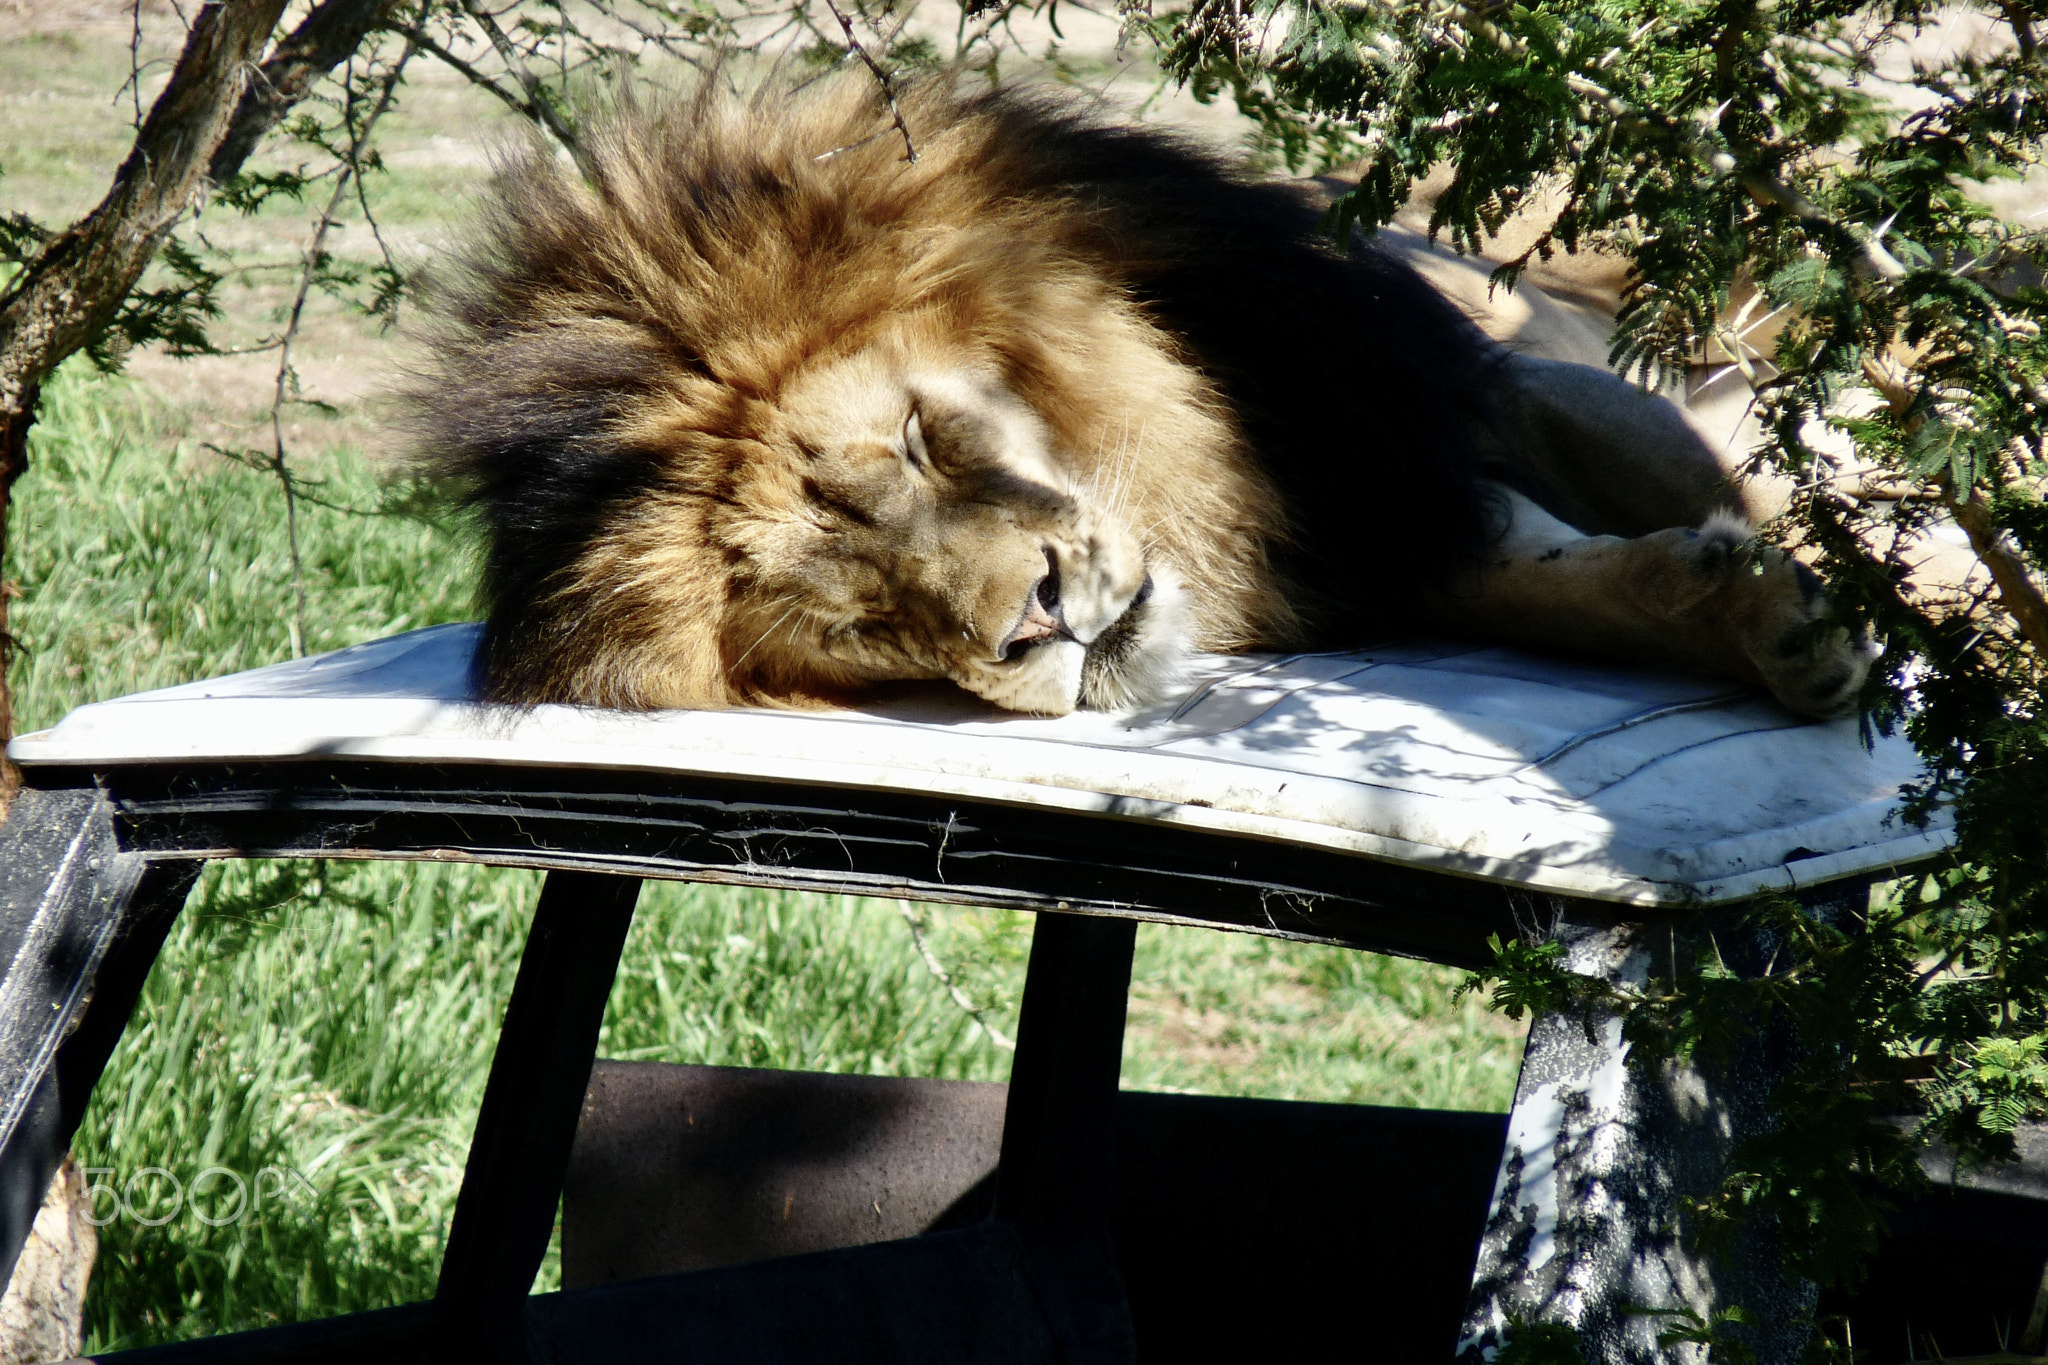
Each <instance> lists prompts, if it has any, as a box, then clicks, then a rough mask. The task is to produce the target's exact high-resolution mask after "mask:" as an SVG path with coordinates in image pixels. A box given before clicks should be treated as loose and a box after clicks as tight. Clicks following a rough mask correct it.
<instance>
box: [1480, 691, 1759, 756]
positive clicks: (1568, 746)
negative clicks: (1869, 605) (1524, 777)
mask: <svg viewBox="0 0 2048 1365" xmlns="http://www.w3.org/2000/svg"><path fill="white" fill-rule="evenodd" d="M1749 695H1751V692H1750V689H1748V688H1738V689H1736V690H1735V691H1732V692H1720V693H1716V694H1715V695H1714V696H1711V697H1701V698H1699V699H1697V700H1695V701H1677V702H1672V703H1670V704H1669V705H1667V706H1652V707H1650V708H1649V709H1648V710H1644V711H1636V712H1632V713H1631V714H1629V715H1626V716H1623V717H1622V718H1621V719H1620V720H1614V721H1609V722H1608V723H1607V724H1605V725H1600V726H1595V727H1594V728H1593V729H1591V730H1585V731H1581V732H1580V733H1578V734H1576V735H1573V736H1572V737H1571V738H1570V739H1568V740H1566V741H1565V742H1564V743H1562V744H1560V745H1558V746H1557V747H1556V748H1555V749H1552V750H1551V751H1550V752H1549V753H1547V754H1545V755H1543V757H1541V758H1535V759H1531V760H1529V762H1527V763H1525V764H1523V765H1522V766H1521V767H1520V768H1517V769H1515V771H1516V772H1526V771H1528V770H1530V769H1533V768H1542V767H1547V766H1548V765H1550V764H1552V763H1554V762H1556V761H1557V760H1558V759H1560V758H1563V757H1564V756H1565V755H1566V754H1568V753H1570V752H1571V751H1572V750H1574V749H1577V748H1579V747H1581V746H1582V745H1586V744H1590V743H1592V742H1593V741H1594V740H1596V739H1605V738H1606V737H1607V736H1609V735H1618V734H1620V733H1621V732H1622V731H1623V730H1633V729H1634V728H1635V727H1636V726H1638V725H1645V724H1648V723H1649V722H1650V721H1653V720H1662V719H1663V718H1664V717H1666V716H1676V715H1682V714H1684V713H1685V712H1687V711H1706V710H1711V709H1712V708H1714V707H1716V706H1719V705H1721V704H1722V703H1724V702H1730V701H1734V700H1735V699H1736V698H1738V697H1746V696H1749ZM1798 723H1799V722H1793V724H1798ZM1765 728H1769V729H1789V728H1791V726H1790V725H1782V726H1769V727H1765ZM1733 733H1739V734H1749V733H1752V732H1751V731H1748V730H1743V731H1736V732H1733ZM1687 747H1688V748H1690V747H1692V746H1690V745H1688V746H1687ZM1679 752H1683V751H1682V750H1681V751H1679ZM1653 761H1654V760H1653Z"/></svg>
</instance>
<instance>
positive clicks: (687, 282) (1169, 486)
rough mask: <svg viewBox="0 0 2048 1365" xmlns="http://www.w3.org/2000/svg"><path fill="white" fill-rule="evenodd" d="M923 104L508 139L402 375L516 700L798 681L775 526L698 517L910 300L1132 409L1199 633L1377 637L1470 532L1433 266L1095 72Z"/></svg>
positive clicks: (968, 340) (728, 114)
mask: <svg viewBox="0 0 2048 1365" xmlns="http://www.w3.org/2000/svg"><path fill="white" fill-rule="evenodd" d="M902 107H903V111H904V116H905V121H906V124H907V126H908V128H909V130H910V136H911V139H912V140H913V142H914V144H915V147H916V152H917V159H916V161H915V162H910V161H908V160H906V158H905V156H904V146H903V143H902V140H901V139H900V138H899V137H898V136H897V135H896V134H895V132H894V131H893V130H892V129H891V126H890V121H889V114H888V111H887V110H886V109H885V108H884V107H883V106H882V105H881V103H880V101H879V100H878V98H877V97H876V94H875V92H874V91H873V90H872V88H871V87H870V86H869V85H868V84H867V83H865V82H862V81H858V80H850V79H842V80H833V81H826V82H822V83H821V84H820V85H819V86H818V87H816V88H813V89H810V90H806V91H801V92H796V91H792V90H790V89H787V88H782V87H777V88H771V89H768V90H764V91H762V92H761V93H759V94H757V95H755V96H754V97H753V98H751V99H750V100H736V99H733V98H731V97H723V96H719V95H717V94H715V93H711V92H709V91H706V92H704V93H699V94H697V95H694V96H690V97H685V98H681V99H673V100H668V101H646V100H644V99H642V100H633V99H628V100H625V101H624V102H622V103H621V104H619V105H618V106H617V107H615V108H614V109H612V110H610V111H609V112H607V113H604V114H602V115H596V116H593V118H592V120H591V124H590V130H589V133H588V136H587V140H586V143H585V146H584V149H583V152H582V164H581V166H580V168H579V166H578V165H576V164H574V163H572V162H571V161H570V160H569V159H568V158H567V157H566V156H563V155H560V154H558V153H556V152H554V151H551V150H550V149H548V148H546V147H543V146H539V145H532V146H526V147H523V148H519V149H515V150H514V151H511V152H509V153H507V154H505V155H504V157H503V158H502V159H501V164H500V166H499V169H498V173H497V175H496V176H495V179H494V182H493V185H492V187H491V189H490V191H489V192H488V194H487V195H486V196H485V198H484V201H483V204H482V206H481V212H480V214H479V215H478V221H477V223H476V225H475V227H474V229H473V231H472V233H471V235H470V238H469V240H468V242H467V245H466V246H465V247H464V248H463V249H462V250H461V252H460V253H459V260H458V261H457V263H456V265H455V266H454V267H453V268H452V269H451V270H449V271H448V272H447V274H446V276H445V278H444V281H443V288H442V295H441V302H440V307H439V318H440V321H439V324H438V326H437V328H436V329H435V330H434V332H433V333H432V336H431V339H430V340H431V344H430V347H429V353H430V356H431V359H430V361H429V362H428V364H427V365H426V367H425V368H424V369H423V371H422V372H421V374H420V375H419V376H418V377H417V381H416V382H415V383H414V385H413V386H412V392H411V395H410V399H411V402H410V409H411V412H412V413H413V416H414V421H415V425H416V427H417V437H418V441H419V444H420V448H421V450H422V451H423V453H424V455H425V457H426V459H427V461H428V463H429V464H430V466H431V467H432V468H433V469H434V470H435V471H437V472H439V473H441V474H444V475H452V476H454V477H455V478H457V479H459V480H460V481H461V482H462V483H463V485H465V487H466V489H467V496H468V498H469V500H470V503H471V505H472V506H473V508H474V510H475V512H476V514H477V516H478V517H479V519H480V521H481V523H482V527H483V530H484V533H485V541H486V550H485V564H484V574H483V588H482V592H483V597H484V599H485V604H486V606H487V608H488V627H487V647H486V650H485V654H484V661H485V662H484V665H483V666H484V671H485V673H486V678H485V682H486V690H487V693H488V695H490V696H491V697H493V698H496V699H499V700H505V701H513V702H538V701H578V702H587V703H595V704H604V705H615V706H627V707H647V706H665V705H723V704H730V703H733V702H740V701H771V702H773V701H785V702H787V701H794V702H801V701H803V700H805V699H806V695H807V693H808V692H810V691H814V690H815V689H810V688H807V687H806V686H805V685H803V684H802V683H801V682H796V681H791V680H792V679H795V678H797V677H798V671H797V670H795V669H794V668H793V667H790V666H785V664H786V663H787V661H781V662H778V660H777V659H776V658H775V657H774V655H775V648H774V647H773V645H772V644H771V645H770V646H769V647H767V648H766V649H765V651H764V650H763V648H762V638H759V637H760V632H759V631H758V629H757V628H750V629H748V630H745V631H742V630H740V629H739V627H738V626H737V625H735V626H733V627H731V628H730V629H728V628H726V627H724V626H721V624H720V622H721V621H722V620H723V619H724V616H725V614H726V613H727V612H728V608H729V602H730V600H731V598H732V595H733V592H734V584H735V582H736V580H737V578H738V577H740V576H743V575H745V574H746V573H747V572H748V571H749V566H748V564H747V563H746V558H747V555H748V553H749V552H748V551H747V550H745V549H744V548H736V547H735V546H734V545H732V544H727V543H721V541H720V539H719V537H718V536H717V535H716V534H715V533H713V532H711V531H710V530H708V529H707V528H708V527H709V526H710V523H711V519H713V518H715V516H716V514H717V511H718V508H719V506H720V504H721V499H725V498H729V496H730V494H731V490H732V488H733V487H734V485H735V480H736V479H737V478H738V477H739V476H740V474H741V473H742V472H743V471H745V470H746V469H747V468H748V467H749V466H748V462H750V461H753V462H759V461H762V460H767V459H772V458H777V456H776V455H775V454H774V451H773V449H772V441H771V440H770V439H769V438H768V436H766V435H765V434H764V432H765V431H766V430H767V425H764V424H769V425H772V423H771V418H772V414H773V412H774V409H775V405H776V403H777V402H778V396H779V395H780V394H781V393H782V391H783V389H784V387H785V385H786V384H788V383H789V381H790V379H791V376H793V375H796V374H798V373H800V372H802V371H803V370H804V369H805V368H806V367H809V366H814V365H817V364H819V363H821V361H822V360H823V359H826V358H829V357H831V356H834V355H840V354H845V353H846V352H848V351H849V350H850V349H852V348H855V347H858V346H859V345H861V344H863V341H864V339H866V338H868V337H870V336H872V335H874V334H876V332H877V330H878V329H879V328H882V327H884V326H886V325H887V323H888V320H889V319H891V318H892V317H900V316H902V315H905V314H906V313H910V312H922V313H923V314H927V315H936V316H941V317H943V318H945V319H947V324H946V325H947V326H949V327H952V328H954V329H955V331H956V333H957V335H958V336H959V337H960V338H961V344H962V345H963V346H964V345H969V344H971V345H972V346H974V347H975V348H977V349H978V350H979V351H980V352H981V353H983V354H987V355H993V356H995V357H997V358H998V360H999V363H1000V365H1001V367H1002V369H1003V374H1004V381H1005V383H1006V384H1007V385H1008V387H1009V389H1010V391H1011V392H1013V393H1014V394H1016V395H1017V396H1018V397H1020V398H1021V399H1022V400H1023V401H1024V402H1025V403H1026V404H1028V405H1029V406H1030V407H1031V408H1032V409H1033V410H1034V411H1035V412H1036V413H1037V414H1038V416H1039V417H1040V418H1041V419H1042V420H1043V421H1044V422H1045V423H1047V424H1048V425H1049V427H1050V429H1051V431H1052V433H1053V435H1054V437H1055V438H1057V439H1058V440H1060V441H1062V442H1065V443H1067V444H1068V445H1069V446H1072V447H1074V448H1076V449H1081V450H1082V454H1083V455H1086V453H1087V452H1086V450H1085V447H1088V446H1090V445H1092V446H1094V447H1096V448H1097V449H1098V450H1099V449H1100V448H1101V447H1102V446H1103V444H1104V441H1105V438H1104V432H1105V431H1106V430H1107V431H1112V432H1114V431H1115V430H1116V428H1115V425H1114V424H1115V423H1116V422H1118V421H1119V420H1121V421H1122V422H1123V430H1124V431H1125V432H1126V434H1127V435H1128V433H1129V432H1130V430H1131V426H1132V423H1131V414H1132V413H1133V412H1134V411H1135V412H1138V413H1139V414H1140V415H1141V417H1142V420H1143V422H1144V423H1145V425H1146V430H1145V431H1143V432H1142V433H1139V437H1140V444H1141V445H1142V446H1143V447H1144V451H1143V454H1142V458H1143V459H1144V460H1145V461H1146V463H1147V467H1148V472H1147V473H1146V475H1145V477H1142V478H1139V479H1137V480H1135V486H1126V487H1124V488H1122V489H1121V490H1120V496H1123V497H1126V498H1130V499H1133V500H1135V501H1138V502H1140V503H1144V504H1145V505H1144V506H1142V507H1140V508H1139V517H1138V519H1139V521H1140V522H1141V523H1142V524H1143V525H1144V526H1145V527H1146V531H1145V534H1146V537H1147V540H1148V543H1149V544H1150V546H1151V547H1152V550H1153V552H1155V553H1157V554H1158V555H1159V556H1160V557H1161V559H1162V560H1163V561H1164V562H1167V563H1170V564H1172V565H1173V566H1174V567H1175V569H1176V570H1177V571H1178V573H1179V574H1180V576H1181V578H1182V579H1183V580H1184V581H1185V582H1186V585H1187V590H1188V596H1189V599H1190V601H1191V602H1192V604H1193V609H1192V612H1191V614H1190V617H1189V622H1190V624H1189V626H1188V630H1189V632H1190V634H1191V637H1192V638H1191V639H1190V640H1189V644H1190V645H1191V646H1192V647H1195V648H1201V649H1222V650H1230V649H1242V648H1246V647H1253V646H1260V645H1266V646H1285V645H1294V644H1299V643H1301V642H1303V641H1304V640H1310V639H1342V640H1343V642H1345V643H1353V642H1355V641H1356V638H1357V636H1358V635H1359V634H1360V633H1362V632H1364V631H1367V630H1370V629H1373V628H1376V627H1377V626H1380V625H1383V624H1384V614H1385V609H1386V608H1387V607H1388V605H1389V604H1395V605H1398V604H1400V603H1401V602H1403V601H1405V600H1407V596H1406V589H1405V588H1404V586H1403V585H1404V584H1408V583H1413V582H1416V581H1419V580H1425V579H1432V578H1436V577H1440V576H1441V575H1442V574H1443V573H1444V572H1445V571H1446V569H1447V568H1448V567H1450V566H1451V564H1452V562H1453V561H1454V560H1456V559H1457V558H1458V557H1459V556H1461V555H1465V554H1469V553H1470V552H1471V551H1472V549H1473V548H1474V546H1475V545H1477V544H1478V543H1479V541H1480V539H1481V538H1482V536H1483V534H1484V523H1485V515H1484V510H1483V506H1482V501H1481V498H1480V495H1479V493H1478V492H1477V480H1476V463H1475V458H1474V456H1473V454H1472V453H1471V448H1470V433H1471V430H1472V426H1471V419H1472V418H1473V417H1474V416H1475V415H1476V414H1477V413H1478V412H1479V410H1480V408H1481V407H1482V405H1483V400H1482V398H1481V397H1480V396H1479V395H1480V394H1481V393H1482V391H1483V389H1484V384H1483V383H1482V382H1481V381H1480V379H1479V374H1478V371H1479V370H1480V369H1481V368H1482V367H1483V366H1484V365H1485V363H1486V353H1485V347H1484V344H1483V343H1482V342H1481V341H1480V340H1479V339H1478V337H1477V334H1476V333H1475V332H1473V331H1472V330H1471V329H1470V328H1469V327H1468V326H1466V325H1465V323H1464V322H1463V320H1462V319H1461V318H1460V317H1459V316H1457V315H1456V314H1455V313H1453V312H1452V311H1451V310H1450V309H1449V308H1448V307H1447V306H1446V305H1445V304H1443V303H1442V302H1441V301H1440V300H1439V299H1438V298H1437V297H1436V296H1435V295H1433V294H1432V293H1431V292H1430V291H1429V290H1428V288H1427V287H1426V286H1424V285H1423V284H1422V283H1421V282H1419V281H1418V280H1417V279H1416V278H1415V277H1414V276H1413V275H1411V274H1410V273H1409V272H1408V271H1407V270H1406V269H1404V268H1401V267H1399V266H1396V265H1393V264H1391V263H1389V262H1387V261H1385V260H1383V259H1382V258H1380V257H1379V256H1377V255H1375V254H1374V253H1372V252H1371V251H1369V250H1367V249H1365V248H1363V247H1357V248H1355V249H1353V250H1351V251H1349V252H1345V251H1340V250H1338V249H1336V248H1335V247H1334V246H1332V245H1331V244H1330V242H1329V240H1328V238H1327V235H1326V234H1325V233H1324V232H1323V231H1322V230H1321V228H1320V227H1319V225H1318V221H1317V214H1316V211H1315V209H1314V208H1313V207H1312V206H1310V205H1309V204H1308V203H1307V201H1306V200H1305V198H1304V197H1303V196H1301V195H1300V194H1299V193H1298V192H1297V191H1296V190H1294V189H1292V188H1290V187H1287V186H1284V185H1273V184H1270V183H1262V182H1260V181H1258V180H1256V179H1254V178H1252V177H1250V176H1248V175H1247V174H1246V173H1244V172H1243V171H1241V170H1239V169H1237V168H1235V167H1233V166H1231V165H1229V164H1228V163H1226V162H1224V161H1223V160H1221V159H1219V158H1218V157H1216V156H1214V155H1212V154H1210V153H1208V152H1206V151H1204V150H1202V149H1200V148H1199V147H1197V146H1196V145H1194V144H1192V143H1191V142H1190V141H1188V140H1187V139H1185V138H1183V137H1180V136H1176V135H1173V134H1169V133H1164V132H1160V131H1157V130H1148V129H1142V128H1136V127H1132V126H1128V125H1126V124H1122V123H1119V122H1117V121H1115V120H1114V119H1110V118H1106V117H1103V116H1102V115H1101V114H1100V113H1099V112H1098V111H1097V110H1096V109H1095V108H1094V107H1093V106H1089V105H1086V104H1084V103H1082V102H1081V101H1079V100H1078V99H1077V98H1075V97H1072V96H1068V95H1063V94H1057V93H1052V92H1047V91H1043V90H1024V91H994V92H991V91H986V90H983V91H978V92H970V91H965V90H963V89H961V88H959V87H958V86H956V85H955V84H954V83H953V82H952V81H950V80H948V79H945V78H934V79H930V80H926V81H924V82H922V83H919V84H917V85H915V86H914V87H912V88H911V89H910V90H909V91H907V92H906V94H905V96H904V98H903V100H902ZM1119 413H1121V414H1122V417H1121V419H1119V416H1118V414H1119ZM1126 443H1127V442H1126ZM1120 477H1123V479H1124V482H1125V484H1126V485H1131V484H1132V483H1133V481H1132V480H1131V479H1130V478H1129V476H1128V473H1126V474H1124V475H1122V476H1120ZM788 482H789V486H790V489H791V492H790V495H789V496H790V497H792V498H796V497H798V496H800V493H799V491H798V489H799V484H800V482H801V480H800V479H799V478H798V477H797V476H796V475H795V474H791V476H790V478H789V480H788ZM1148 500H1149V501H1148Z"/></svg>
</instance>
